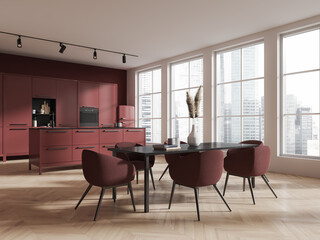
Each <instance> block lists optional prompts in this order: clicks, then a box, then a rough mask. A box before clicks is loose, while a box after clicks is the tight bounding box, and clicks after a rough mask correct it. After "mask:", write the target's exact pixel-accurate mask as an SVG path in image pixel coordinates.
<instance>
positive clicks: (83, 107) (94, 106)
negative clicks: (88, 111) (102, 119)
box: [82, 106, 97, 108]
mask: <svg viewBox="0 0 320 240" xmlns="http://www.w3.org/2000/svg"><path fill="white" fill-rule="evenodd" d="M82 107H83V108H97V107H95V106H82Z"/></svg>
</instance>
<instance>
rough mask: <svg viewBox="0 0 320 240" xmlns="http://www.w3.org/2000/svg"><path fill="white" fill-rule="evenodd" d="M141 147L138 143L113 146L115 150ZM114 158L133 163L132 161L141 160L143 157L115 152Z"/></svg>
mask: <svg viewBox="0 0 320 240" xmlns="http://www.w3.org/2000/svg"><path fill="white" fill-rule="evenodd" d="M140 146H142V145H141V144H139V143H135V142H119V143H117V144H116V145H115V148H127V147H140ZM116 156H117V157H118V158H122V159H125V160H127V161H134V160H143V159H144V158H143V156H142V155H140V154H137V153H121V152H117V153H116Z"/></svg>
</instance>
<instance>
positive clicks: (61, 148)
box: [47, 147, 68, 151]
mask: <svg viewBox="0 0 320 240" xmlns="http://www.w3.org/2000/svg"><path fill="white" fill-rule="evenodd" d="M67 149H68V148H67V147H60V148H47V150H49V151H54V150H67Z"/></svg>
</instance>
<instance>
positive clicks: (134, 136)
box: [123, 128, 146, 145]
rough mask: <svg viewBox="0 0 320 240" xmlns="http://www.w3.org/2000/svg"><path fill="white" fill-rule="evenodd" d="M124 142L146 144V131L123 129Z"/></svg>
mask: <svg viewBox="0 0 320 240" xmlns="http://www.w3.org/2000/svg"><path fill="white" fill-rule="evenodd" d="M123 138H124V140H123V141H124V142H135V143H140V144H142V145H145V144H146V130H145V129H144V128H136V129H124V134H123Z"/></svg>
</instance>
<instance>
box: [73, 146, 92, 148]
mask: <svg viewBox="0 0 320 240" xmlns="http://www.w3.org/2000/svg"><path fill="white" fill-rule="evenodd" d="M89 148H95V147H93V146H92V147H76V149H89Z"/></svg>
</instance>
